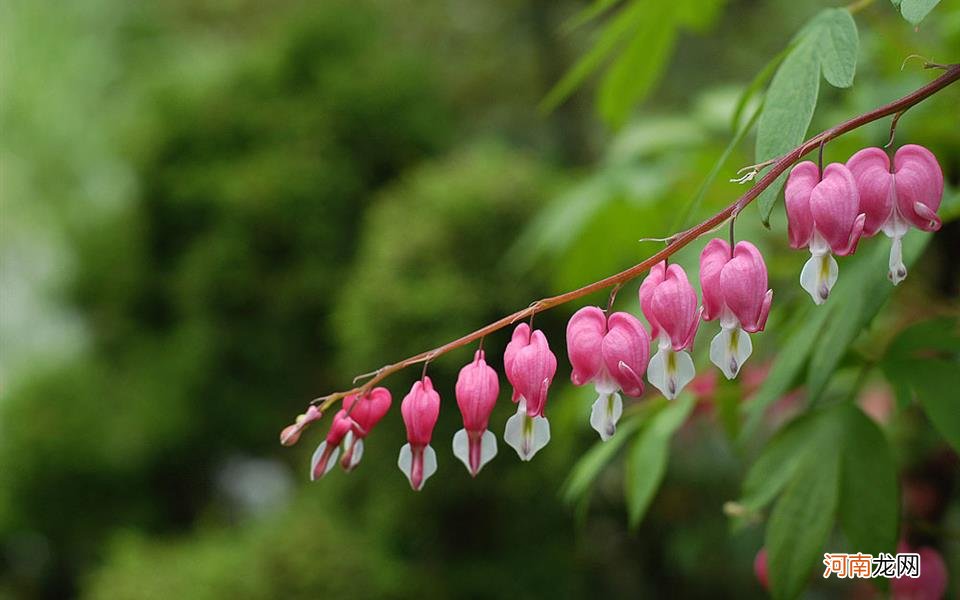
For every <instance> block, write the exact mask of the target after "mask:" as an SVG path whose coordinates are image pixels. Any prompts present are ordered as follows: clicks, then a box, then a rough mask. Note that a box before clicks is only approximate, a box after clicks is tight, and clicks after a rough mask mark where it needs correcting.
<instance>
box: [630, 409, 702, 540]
mask: <svg viewBox="0 0 960 600" xmlns="http://www.w3.org/2000/svg"><path fill="white" fill-rule="evenodd" d="M694 404H696V398H695V397H694V396H693V395H691V394H684V395H682V396H681V397H679V398H677V399H676V400H674V401H673V402H671V403H670V405H669V406H668V407H667V408H665V409H663V410H662V411H660V412H659V413H657V415H656V416H655V417H653V419H652V420H651V421H650V424H649V425H648V426H647V427H645V428H644V429H642V430H641V431H640V433H639V434H638V435H637V437H636V441H635V442H634V444H633V447H632V448H631V449H630V454H629V455H628V456H627V463H626V476H625V481H624V486H625V490H624V491H625V494H626V500H627V514H628V517H629V521H630V526H631V527H633V526H636V525H637V524H638V523H640V521H641V520H642V519H643V515H644V514H645V513H646V512H647V508H648V507H649V506H650V502H651V501H652V500H653V497H654V495H655V494H656V491H657V489H658V488H659V487H660V483H661V482H662V481H663V475H664V473H665V472H666V468H667V457H668V454H669V448H670V437H671V436H672V435H673V432H674V431H676V430H677V428H678V427H680V425H682V424H683V422H684V421H685V420H686V418H687V416H688V415H689V414H690V411H691V410H693V406H694Z"/></svg>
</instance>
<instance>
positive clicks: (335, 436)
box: [310, 408, 353, 481]
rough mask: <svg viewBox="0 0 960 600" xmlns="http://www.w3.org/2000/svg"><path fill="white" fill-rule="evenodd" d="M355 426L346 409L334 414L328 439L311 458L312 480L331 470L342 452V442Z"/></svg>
mask: <svg viewBox="0 0 960 600" xmlns="http://www.w3.org/2000/svg"><path fill="white" fill-rule="evenodd" d="M352 428H353V421H351V420H350V417H348V416H347V411H346V410H345V409H342V408H341V409H340V410H339V411H337V414H335V415H333V422H332V423H330V431H328V432H327V439H326V440H325V441H323V442H321V444H320V445H319V446H317V449H316V450H315V451H314V453H313V458H312V459H311V460H310V481H316V480H317V479H320V478H321V477H323V476H324V475H326V474H327V473H329V472H330V469H332V468H333V465H335V464H336V463H337V456H338V455H339V454H340V442H342V441H343V438H344V436H346V435H347V434H348V433H349V432H350V430H351V429H352Z"/></svg>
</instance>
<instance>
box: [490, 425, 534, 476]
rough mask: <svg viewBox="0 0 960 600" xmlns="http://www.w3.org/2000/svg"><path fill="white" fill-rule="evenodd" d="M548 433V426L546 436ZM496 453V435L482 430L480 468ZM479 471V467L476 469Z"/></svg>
mask: <svg viewBox="0 0 960 600" xmlns="http://www.w3.org/2000/svg"><path fill="white" fill-rule="evenodd" d="M549 435H550V431H549V427H548V428H547V436H549ZM496 455H497V436H495V435H493V432H492V431H484V432H483V436H481V438H480V468H481V469H482V468H483V466H484V465H485V464H487V463H488V462H490V461H491V460H493V457H494V456H496ZM478 471H479V469H478Z"/></svg>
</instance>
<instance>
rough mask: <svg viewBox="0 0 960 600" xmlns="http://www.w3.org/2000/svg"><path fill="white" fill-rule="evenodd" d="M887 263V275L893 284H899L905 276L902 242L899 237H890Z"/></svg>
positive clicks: (905, 268)
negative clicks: (888, 269)
mask: <svg viewBox="0 0 960 600" xmlns="http://www.w3.org/2000/svg"><path fill="white" fill-rule="evenodd" d="M889 264H890V271H889V272H888V273H887V277H888V278H889V279H890V281H891V282H893V285H900V282H901V281H903V280H904V279H906V278H907V265H905V264H903V242H902V240H901V238H899V237H894V238H892V239H891V244H890V263H889Z"/></svg>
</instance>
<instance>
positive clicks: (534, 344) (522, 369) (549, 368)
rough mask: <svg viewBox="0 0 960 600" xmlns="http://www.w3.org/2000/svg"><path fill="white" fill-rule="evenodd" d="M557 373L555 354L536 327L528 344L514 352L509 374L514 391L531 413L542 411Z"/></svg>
mask: <svg viewBox="0 0 960 600" xmlns="http://www.w3.org/2000/svg"><path fill="white" fill-rule="evenodd" d="M556 372H557V357H556V356H554V354H553V352H551V351H550V344H549V343H547V338H546V336H544V335H543V332H542V331H540V330H539V329H538V330H536V331H534V332H533V334H532V335H531V336H530V343H529V344H528V345H527V346H525V347H523V348H520V349H519V350H518V351H517V352H516V355H515V356H514V359H513V361H512V363H511V371H510V375H509V378H510V379H511V381H513V382H514V388H515V391H516V392H517V393H519V395H520V396H523V397H524V398H525V399H526V401H527V413H528V414H529V415H530V416H539V415H542V414H543V410H544V405H545V404H546V402H547V388H548V387H549V386H550V382H552V381H553V376H554V375H555V374H556Z"/></svg>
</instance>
